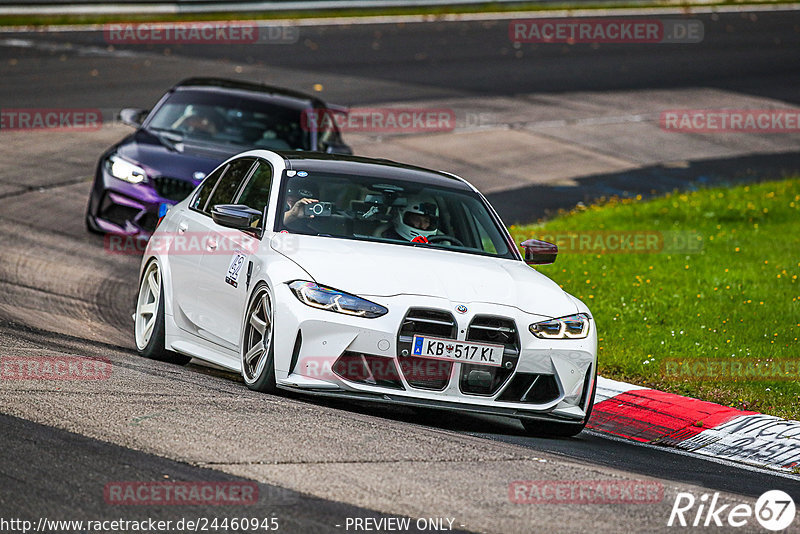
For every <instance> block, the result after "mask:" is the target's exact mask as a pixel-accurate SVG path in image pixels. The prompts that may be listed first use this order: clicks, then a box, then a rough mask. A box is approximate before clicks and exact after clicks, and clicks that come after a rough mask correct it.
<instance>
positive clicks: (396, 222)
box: [381, 195, 439, 243]
mask: <svg viewBox="0 0 800 534" xmlns="http://www.w3.org/2000/svg"><path fill="white" fill-rule="evenodd" d="M438 225H439V206H437V205H436V202H435V201H434V200H433V199H432V198H430V197H426V196H423V195H416V196H412V197H409V198H408V200H407V202H406V205H405V206H403V207H401V208H400V209H398V210H397V212H396V213H395V216H394V219H393V221H392V226H391V227H390V228H388V229H387V230H386V231H385V232H383V234H381V235H382V237H386V238H389V239H397V240H406V241H421V242H423V243H427V242H428V238H429V237H431V236H433V235H436V232H437V231H438Z"/></svg>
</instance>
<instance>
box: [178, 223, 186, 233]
mask: <svg viewBox="0 0 800 534" xmlns="http://www.w3.org/2000/svg"><path fill="white" fill-rule="evenodd" d="M187 228H189V225H188V224H186V223H185V222H182V223H180V224H179V225H178V233H179V234H183V233H186V229H187Z"/></svg>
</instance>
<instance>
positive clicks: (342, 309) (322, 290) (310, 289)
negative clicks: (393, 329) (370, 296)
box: [289, 280, 389, 319]
mask: <svg viewBox="0 0 800 534" xmlns="http://www.w3.org/2000/svg"><path fill="white" fill-rule="evenodd" d="M289 289H291V290H292V292H293V293H294V296H295V297H297V298H298V300H300V302H302V303H303V304H306V305H308V306H311V307H312V308H319V309H321V310H328V311H332V312H336V313H343V314H345V315H355V316H357V317H366V318H368V319H374V318H375V317H380V316H381V315H386V314H387V313H389V310H387V309H386V308H384V307H383V306H381V305H380V304H375V303H374V302H370V301H369V300H366V299H362V298H361V297H356V296H355V295H350V294H349V293H345V292H343V291H339V290H336V289H331V288H329V287H325V286H320V285H317V284H315V283H314V282H304V281H302V280H297V281H294V282H292V283H290V284H289Z"/></svg>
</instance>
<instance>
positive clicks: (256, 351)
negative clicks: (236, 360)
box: [239, 284, 277, 393]
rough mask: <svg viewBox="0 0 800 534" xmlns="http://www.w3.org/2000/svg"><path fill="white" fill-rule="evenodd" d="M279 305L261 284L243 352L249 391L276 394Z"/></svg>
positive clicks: (250, 308)
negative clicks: (277, 316) (275, 339)
mask: <svg viewBox="0 0 800 534" xmlns="http://www.w3.org/2000/svg"><path fill="white" fill-rule="evenodd" d="M274 318H275V306H274V300H273V298H272V293H271V292H270V290H269V287H267V286H266V284H261V285H259V286H258V287H257V288H256V290H255V291H253V296H252V298H251V299H250V304H248V306H247V313H245V315H244V326H243V328H242V347H241V349H240V351H239V352H240V357H241V365H242V378H243V379H244V383H245V384H246V385H247V387H248V388H250V389H252V390H253V391H260V392H262V393H275V392H276V391H277V387H276V385H275V344H274V343H273V341H274V337H275V328H274V327H273V324H274V323H273V321H274Z"/></svg>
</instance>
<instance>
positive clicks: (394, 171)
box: [277, 151, 472, 191]
mask: <svg viewBox="0 0 800 534" xmlns="http://www.w3.org/2000/svg"><path fill="white" fill-rule="evenodd" d="M277 154H279V155H280V156H282V157H283V158H284V160H285V161H286V168H287V169H294V170H304V171H311V172H329V173H337V174H361V175H369V176H375V177H379V178H386V179H395V180H405V181H409V182H417V183H423V184H426V185H433V186H440V187H447V188H451V189H462V190H464V191H472V188H471V187H470V185H469V184H468V183H467V182H466V181H465V180H463V179H461V178H459V177H457V176H454V175H452V174H448V173H445V172H441V171H434V170H431V169H426V168H424V167H417V166H415V165H407V164H404V163H398V162H396V161H391V160H388V159H377V158H365V157H360V156H347V155H343V154H326V153H322V152H300V151H293V152H277Z"/></svg>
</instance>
